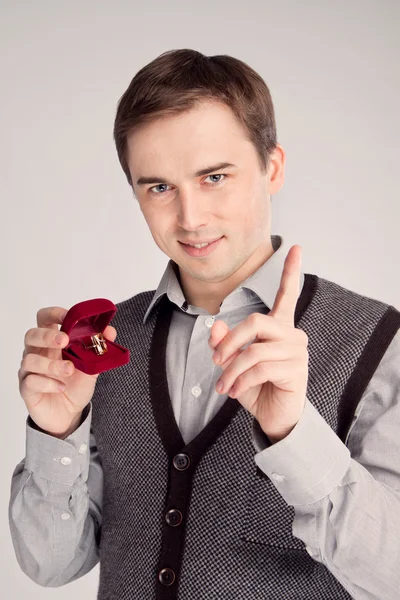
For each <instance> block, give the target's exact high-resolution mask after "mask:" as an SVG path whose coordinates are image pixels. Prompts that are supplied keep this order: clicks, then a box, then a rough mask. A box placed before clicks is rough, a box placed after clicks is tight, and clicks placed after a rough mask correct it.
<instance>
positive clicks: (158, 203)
mask: <svg viewBox="0 0 400 600" xmlns="http://www.w3.org/2000/svg"><path fill="white" fill-rule="evenodd" d="M127 142H128V163H129V169H130V173H131V177H132V182H133V190H134V193H135V195H136V198H137V200H138V202H139V205H140V209H141V211H142V213H143V215H144V218H145V220H146V222H147V224H148V226H149V228H150V231H151V234H152V236H153V238H154V241H155V242H156V244H157V246H158V247H159V248H160V250H162V251H163V252H164V253H165V254H166V255H167V256H168V257H169V258H171V259H173V260H174V261H175V262H176V263H177V264H178V265H179V267H180V274H181V278H182V277H183V278H184V280H185V281H186V283H187V284H188V287H192V288H193V286H194V287H195V288H196V286H197V287H198V286H203V287H204V285H205V286H206V287H208V289H209V290H212V289H213V284H218V283H219V282H221V281H224V280H226V279H227V278H233V279H235V275H234V274H235V273H236V274H237V272H238V271H239V270H240V272H242V273H243V275H244V276H247V275H246V273H245V271H246V266H245V265H247V267H248V266H249V265H250V264H251V263H252V261H253V262H254V260H255V257H256V256H258V259H259V258H260V256H261V254H262V253H265V252H267V251H268V250H271V240H270V194H271V193H274V192H275V191H278V189H279V188H280V187H281V185H282V184H283V167H282V162H284V154H283V161H282V151H283V150H280V151H279V152H278V154H277V159H276V160H275V161H274V160H273V161H272V162H271V164H270V167H269V169H268V173H262V171H261V168H260V164H259V159H258V155H257V152H256V149H255V148H254V146H253V144H252V143H251V142H250V141H249V140H248V139H247V138H246V135H245V132H244V130H243V129H242V127H241V126H240V124H239V123H238V122H237V121H236V119H235V116H234V114H233V112H232V111H231V109H230V108H229V107H228V106H226V105H224V104H221V103H217V102H213V101H203V102H202V103H201V104H200V105H198V106H196V108H194V109H192V110H191V111H188V112H185V113H183V114H180V115H177V116H167V117H162V118H159V119H157V120H155V121H153V122H151V123H146V124H144V125H142V126H141V127H140V128H139V129H138V130H136V131H134V132H133V133H131V134H130V136H128V140H127ZM221 163H230V164H232V165H234V166H231V167H225V168H222V167H217V168H215V169H213V170H212V171H211V172H209V173H207V174H203V175H198V174H197V172H198V171H200V170H203V169H206V168H208V167H214V166H215V165H220V164H221ZM139 179H142V180H145V181H147V180H148V179H151V180H152V181H151V182H145V183H139V184H138V180H139ZM217 238H222V239H221V240H220V242H219V243H218V244H217V245H216V246H215V247H214V249H213V250H212V251H211V252H208V254H207V255H204V256H190V255H189V254H188V253H187V252H186V251H185V249H184V246H183V245H182V243H185V242H188V241H190V242H193V243H196V242H198V243H201V242H203V241H209V240H215V239H217ZM270 253H272V252H270ZM241 267H243V268H241ZM207 284H208V286H207Z"/></svg>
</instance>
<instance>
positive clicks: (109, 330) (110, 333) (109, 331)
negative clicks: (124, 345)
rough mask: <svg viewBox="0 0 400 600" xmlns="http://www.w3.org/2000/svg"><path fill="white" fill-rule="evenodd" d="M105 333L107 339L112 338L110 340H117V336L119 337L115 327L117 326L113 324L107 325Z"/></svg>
mask: <svg viewBox="0 0 400 600" xmlns="http://www.w3.org/2000/svg"><path fill="white" fill-rule="evenodd" d="M103 333H104V337H105V338H106V340H110V342H115V338H116V337H117V330H116V329H115V327H113V326H112V325H107V327H106V328H105V330H104V331H103Z"/></svg>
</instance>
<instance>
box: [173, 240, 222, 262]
mask: <svg viewBox="0 0 400 600" xmlns="http://www.w3.org/2000/svg"><path fill="white" fill-rule="evenodd" d="M223 239H224V236H222V237H220V238H218V239H216V240H215V241H214V242H210V243H208V244H207V246H203V247H201V248H195V247H194V246H191V245H190V244H185V243H184V242H179V243H180V244H181V245H182V248H183V250H184V251H185V252H186V254H188V255H189V256H193V257H195V258H201V257H203V256H209V255H210V254H211V253H213V252H214V250H215V249H216V248H217V247H218V246H219V245H220V244H221V243H222V242H223Z"/></svg>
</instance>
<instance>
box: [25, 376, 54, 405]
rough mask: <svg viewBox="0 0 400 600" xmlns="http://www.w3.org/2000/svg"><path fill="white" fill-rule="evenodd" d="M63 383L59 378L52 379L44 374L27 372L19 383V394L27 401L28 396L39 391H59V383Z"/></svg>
mask: <svg viewBox="0 0 400 600" xmlns="http://www.w3.org/2000/svg"><path fill="white" fill-rule="evenodd" d="M62 383H64V382H63V381H62V379H61V378H59V379H53V378H52V377H46V376H45V375H37V374H36V373H28V375H27V376H26V377H25V378H24V379H23V380H22V382H21V384H20V394H21V396H22V397H23V399H24V400H25V402H27V401H28V400H29V397H30V396H32V395H33V394H36V393H38V392H40V393H43V394H44V393H52V392H54V393H57V394H59V393H60V387H59V386H60V384H62Z"/></svg>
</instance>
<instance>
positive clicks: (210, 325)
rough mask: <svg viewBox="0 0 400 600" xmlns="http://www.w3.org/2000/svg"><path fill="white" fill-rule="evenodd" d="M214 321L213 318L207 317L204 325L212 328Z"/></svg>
mask: <svg viewBox="0 0 400 600" xmlns="http://www.w3.org/2000/svg"><path fill="white" fill-rule="evenodd" d="M214 320H215V317H207V319H206V320H205V321H204V324H205V325H206V326H207V327H212V326H213V324H214Z"/></svg>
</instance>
